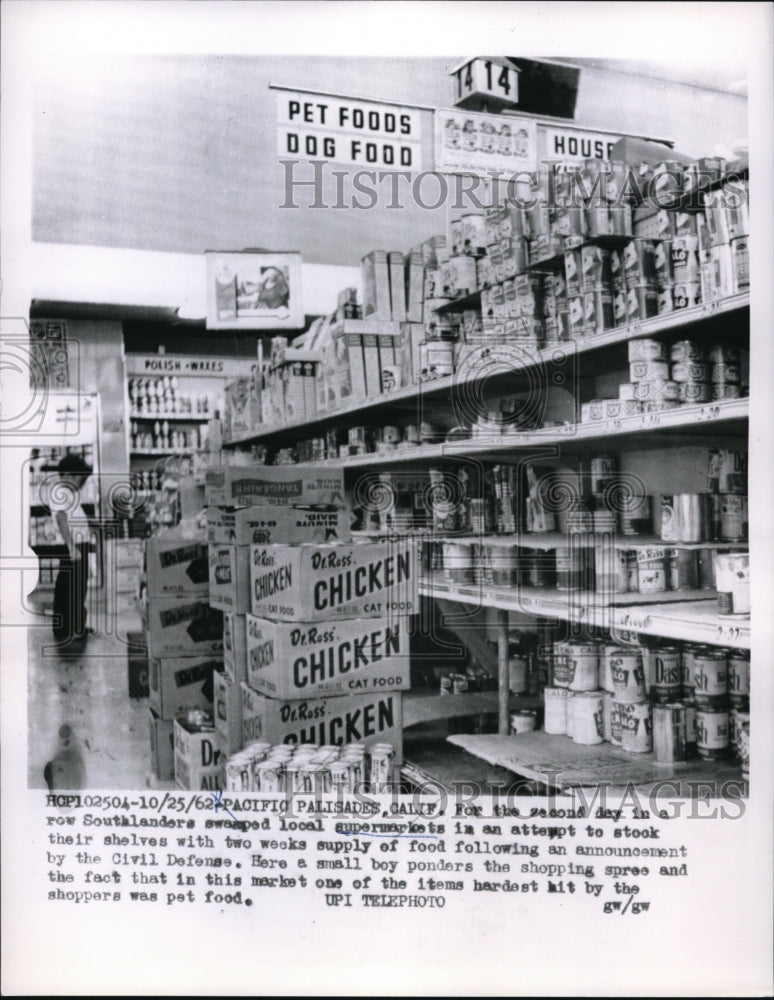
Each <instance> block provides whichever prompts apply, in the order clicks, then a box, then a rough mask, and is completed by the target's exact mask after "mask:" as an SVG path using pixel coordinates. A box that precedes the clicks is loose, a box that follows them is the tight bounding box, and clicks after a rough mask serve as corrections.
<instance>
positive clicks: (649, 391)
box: [634, 379, 680, 403]
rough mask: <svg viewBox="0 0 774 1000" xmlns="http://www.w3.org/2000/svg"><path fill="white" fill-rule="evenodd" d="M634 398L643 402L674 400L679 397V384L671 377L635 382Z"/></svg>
mask: <svg viewBox="0 0 774 1000" xmlns="http://www.w3.org/2000/svg"><path fill="white" fill-rule="evenodd" d="M634 398H635V399H636V400H638V401H640V402H643V403H645V402H647V403H668V402H676V401H677V400H678V399H679V398H680V386H679V385H678V383H677V382H673V381H672V380H671V379H666V380H661V379H656V380H654V381H652V382H637V383H635V386H634Z"/></svg>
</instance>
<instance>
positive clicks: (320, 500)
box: [204, 465, 346, 507]
mask: <svg viewBox="0 0 774 1000" xmlns="http://www.w3.org/2000/svg"><path fill="white" fill-rule="evenodd" d="M204 502H205V504H206V505H207V506H213V507H265V506H267V505H270V506H275V505H276V506H280V507H285V506H287V505H288V504H330V505H332V506H334V507H344V506H346V505H345V503H344V473H343V470H341V469H323V468H316V467H314V466H310V467H305V468H297V467H295V466H282V465H249V466H220V467H218V468H214V469H208V470H207V475H206V478H205V491H204Z"/></svg>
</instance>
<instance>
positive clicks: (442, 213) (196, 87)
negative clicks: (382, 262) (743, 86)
mask: <svg viewBox="0 0 774 1000" xmlns="http://www.w3.org/2000/svg"><path fill="white" fill-rule="evenodd" d="M460 61H461V57H457V56H454V57H449V58H448V59H426V60H424V59H422V60H420V59H389V60H387V59H354V58H327V57H321V56H309V57H304V58H300V57H276V56H274V57H260V58H259V57H236V56H217V57H214V56H213V57H193V56H190V57H184V56H152V57H139V56H138V57H117V56H111V57H110V58H109V59H107V58H97V57H88V58H87V57H84V58H81V59H79V60H78V61H77V62H65V61H63V60H60V61H57V60H55V59H53V58H52V59H50V60H49V61H48V63H47V66H46V68H45V70H43V71H42V73H43V75H42V76H41V77H40V80H39V84H38V86H37V90H36V114H35V122H36V125H35V135H34V175H33V239H34V240H36V241H38V242H41V243H46V242H49V243H68V244H92V245H96V246H104V247H124V248H129V247H131V248H136V249H145V250H163V251H174V252H181V253H192V254H199V253H202V252H203V251H204V250H207V249H243V248H247V247H265V248H269V249H289V250H300V251H301V252H302V253H303V255H304V259H305V260H307V261H311V262H317V263H330V264H343V265H353V264H354V265H356V264H357V263H358V262H359V260H360V257H361V256H362V255H363V254H364V253H366V252H367V251H368V250H370V249H373V248H374V247H377V246H379V247H382V248H384V249H408V248H409V247H410V246H412V245H414V244H415V243H416V242H418V241H419V240H422V239H424V238H426V237H427V236H430V235H433V234H434V233H439V232H444V231H445V229H446V222H447V209H446V206H442V207H440V208H438V209H436V210H430V209H425V208H422V207H421V206H419V205H417V204H415V203H414V202H413V200H412V199H411V198H407V199H406V200H405V206H406V207H405V211H396V210H395V209H390V208H389V207H388V205H389V204H390V203H391V201H392V199H391V198H390V197H389V191H390V189H389V185H387V188H386V195H387V196H386V197H385V196H382V197H380V199H379V201H378V203H377V205H376V206H375V207H374V208H372V209H368V210H359V209H356V208H352V207H351V199H352V194H353V192H352V190H351V188H350V187H347V188H346V191H345V199H344V201H345V204H346V205H347V206H348V207H345V208H341V209H335V208H332V207H328V208H320V209H313V208H310V207H306V206H308V205H309V204H310V201H311V198H310V196H309V193H308V192H306V194H305V193H304V191H302V190H299V191H298V197H297V198H295V197H294V198H293V200H294V201H295V203H296V204H297V205H299V206H300V207H297V208H281V207H280V206H281V205H282V204H283V202H285V200H286V187H285V170H284V168H283V167H282V166H281V165H280V163H279V162H278V160H279V155H278V151H277V138H276V97H275V93H274V92H273V91H271V90H269V84H270V83H273V84H282V85H287V86H295V87H299V88H302V89H303V88H307V89H310V90H319V91H329V92H334V93H338V94H341V95H349V96H355V97H361V98H369V97H371V98H382V99H385V100H392V101H396V102H401V101H402V102H409V103H416V104H420V105H426V106H429V107H443V106H448V105H449V104H450V103H452V100H453V87H452V81H451V79H450V77H449V76H448V73H449V71H450V70H451V69H452V68H454V67H455V66H456V65H457V64H458V63H459V62H460ZM421 118H422V131H423V150H424V154H425V165H429V162H430V160H429V153H430V146H431V141H432V114H431V112H430V111H425V112H423V113H422V115H421ZM575 120H576V122H577V123H578V124H580V125H585V126H589V127H597V128H601V129H610V130H613V131H614V130H616V129H620V130H625V131H627V132H634V133H644V134H648V135H655V136H659V137H666V138H671V139H673V140H674V141H675V143H676V147H677V148H678V149H679V150H680V151H682V152H684V153H686V154H688V155H694V156H698V155H703V154H709V153H713V152H715V151H716V150H717V149H719V148H725V149H728V148H729V147H731V146H732V145H733V144H734V143H735V142H736V141H737V140H739V139H743V138H744V136H745V133H746V101H745V100H744V98H742V97H740V96H737V95H733V94H729V93H722V92H721V91H719V90H713V89H711V88H710V87H707V86H703V87H695V86H686V85H683V84H679V83H673V82H670V83H664V82H663V81H660V80H656V79H651V78H649V77H645V76H636V75H626V74H622V73H619V72H613V71H611V70H606V69H600V68H598V67H589V66H584V68H583V69H582V71H581V77H580V86H579V91H578V100H577V107H576V115H575ZM296 177H297V179H308V178H310V177H311V174H310V173H308V172H307V173H302V172H301V170H300V169H299V171H298V172H297V174H296ZM329 180H330V183H329V184H328V186H327V187H326V189H325V195H324V201H325V202H326V204H328V205H330V204H332V201H334V200H335V199H332V193H333V184H334V182H333V179H331V178H329ZM383 191H385V189H384V187H381V188H380V194H381V192H383ZM424 197H425V201H426V203H430V202H431V200H432V198H433V197H434V191H432V190H431V188H430V187H429V186H428V188H427V190H426V191H425V192H424ZM361 200H362V199H361ZM94 281H95V282H99V281H100V275H98V274H95V275H94Z"/></svg>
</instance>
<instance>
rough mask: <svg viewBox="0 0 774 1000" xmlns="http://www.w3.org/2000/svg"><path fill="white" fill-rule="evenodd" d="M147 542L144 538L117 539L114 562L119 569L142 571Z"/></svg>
mask: <svg viewBox="0 0 774 1000" xmlns="http://www.w3.org/2000/svg"><path fill="white" fill-rule="evenodd" d="M144 555H145V542H144V540H143V539H142V538H117V539H116V540H115V543H114V546H113V561H114V563H115V566H116V567H117V568H118V569H142V565H143V558H144Z"/></svg>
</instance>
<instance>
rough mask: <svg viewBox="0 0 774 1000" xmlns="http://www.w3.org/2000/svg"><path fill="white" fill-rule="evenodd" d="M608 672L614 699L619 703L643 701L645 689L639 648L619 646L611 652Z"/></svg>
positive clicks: (643, 669)
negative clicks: (611, 679)
mask: <svg viewBox="0 0 774 1000" xmlns="http://www.w3.org/2000/svg"><path fill="white" fill-rule="evenodd" d="M610 672H611V674H612V678H613V693H614V694H615V699H616V701H618V702H620V703H621V704H636V703H637V702H640V701H645V699H646V697H647V691H646V688H645V667H644V665H643V660H642V651H641V650H639V649H626V648H625V647H623V646H621V647H619V648H618V650H617V651H616V652H611V654H610Z"/></svg>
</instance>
